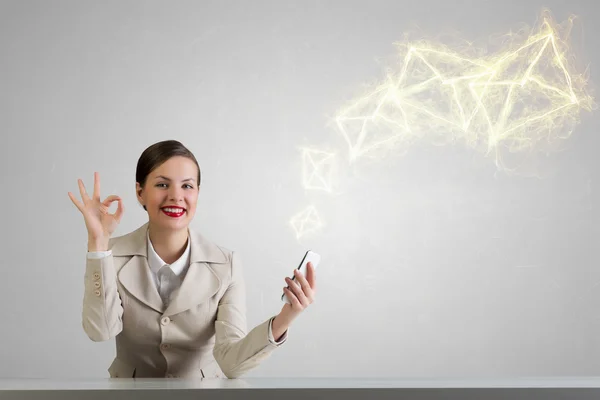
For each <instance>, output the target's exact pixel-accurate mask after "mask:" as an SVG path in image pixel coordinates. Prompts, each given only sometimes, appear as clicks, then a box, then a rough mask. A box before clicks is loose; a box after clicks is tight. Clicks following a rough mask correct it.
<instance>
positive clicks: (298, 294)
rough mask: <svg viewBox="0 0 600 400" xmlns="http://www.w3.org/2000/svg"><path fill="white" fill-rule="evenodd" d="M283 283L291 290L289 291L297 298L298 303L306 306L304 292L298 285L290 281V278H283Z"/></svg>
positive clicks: (307, 302) (306, 300)
mask: <svg viewBox="0 0 600 400" xmlns="http://www.w3.org/2000/svg"><path fill="white" fill-rule="evenodd" d="M285 281H286V282H287V284H288V287H289V288H290V289H291V291H292V292H293V293H294V294H295V295H296V297H297V298H298V300H299V301H300V303H301V304H303V305H305V306H308V304H309V301H308V299H307V298H306V295H305V294H304V292H303V291H302V288H301V287H300V285H298V283H297V282H295V281H294V280H292V279H290V278H285Z"/></svg>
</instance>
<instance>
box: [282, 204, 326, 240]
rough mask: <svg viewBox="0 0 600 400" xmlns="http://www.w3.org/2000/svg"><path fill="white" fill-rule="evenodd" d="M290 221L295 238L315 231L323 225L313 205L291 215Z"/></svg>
mask: <svg viewBox="0 0 600 400" xmlns="http://www.w3.org/2000/svg"><path fill="white" fill-rule="evenodd" d="M290 223H291V225H292V228H294V231H295V232H296V239H300V237H302V236H304V235H306V234H308V233H315V232H317V231H319V230H320V229H321V228H322V227H323V223H322V222H321V219H320V218H319V215H318V213H317V209H316V208H315V207H314V206H309V207H307V208H306V209H305V210H304V211H302V212H300V213H299V214H297V215H295V216H294V217H292V220H291V221H290Z"/></svg>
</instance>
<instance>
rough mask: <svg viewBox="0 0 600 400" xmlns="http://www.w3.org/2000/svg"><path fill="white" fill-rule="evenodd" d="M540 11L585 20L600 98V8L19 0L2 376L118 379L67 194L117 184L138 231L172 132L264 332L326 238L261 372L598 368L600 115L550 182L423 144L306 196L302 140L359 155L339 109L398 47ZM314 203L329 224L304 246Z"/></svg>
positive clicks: (8, 109)
mask: <svg viewBox="0 0 600 400" xmlns="http://www.w3.org/2000/svg"><path fill="white" fill-rule="evenodd" d="M542 7H548V8H549V9H550V10H551V11H552V13H553V15H554V17H555V18H556V19H557V21H559V22H560V21H563V20H565V19H567V18H568V17H569V16H570V15H571V14H575V15H577V16H579V18H578V19H577V20H576V21H575V27H574V29H573V31H572V34H573V38H572V39H573V41H572V53H571V54H572V55H574V56H575V61H576V64H575V66H576V67H577V68H578V69H577V71H575V72H584V71H585V68H586V67H588V66H589V70H588V72H589V76H590V77H591V79H592V80H591V84H592V85H593V81H594V79H595V80H596V81H597V80H598V78H597V77H598V76H599V73H598V72H599V71H598V68H599V65H600V63H599V60H598V50H597V49H598V48H599V47H598V46H599V43H598V40H600V39H599V37H600V31H599V28H598V26H599V24H598V21H599V19H600V6H598V5H597V4H596V2H593V1H588V0H581V1H576V0H571V1H557V0H548V1H546V2H541V1H537V0H535V1H534V0H532V1H516V0H510V1H508V0H507V1H483V0H482V1H474V0H473V1H445V0H437V1H433V0H421V1H384V0H370V1H295V2H292V1H253V2H243V1H237V2H235V1H203V2H201V1H177V2H159V1H124V2H122V1H103V2H100V1H98V2H92V1H8V0H2V1H0V93H1V95H0V132H1V135H2V141H1V143H2V144H1V146H0V171H1V173H0V184H1V187H2V192H1V193H2V196H0V208H1V209H2V210H3V211H4V212H3V215H2V217H1V218H0V221H2V223H1V226H2V237H1V240H0V251H1V254H2V264H1V267H2V274H1V277H0V304H1V305H2V313H1V314H0V315H1V318H0V327H1V329H0V339H1V343H2V345H1V346H0V360H2V361H1V362H0V377H52V378H59V377H61V378H62V377H106V376H107V372H106V368H107V367H108V365H109V363H110V361H111V360H112V358H113V356H114V342H113V341H110V342H105V343H93V342H91V341H90V340H89V339H88V338H87V337H86V336H85V334H84V332H83V330H82V328H81V319H80V318H81V302H82V296H83V271H84V262H85V251H86V241H87V238H86V232H85V227H84V223H83V219H82V217H81V215H80V213H79V212H78V211H77V209H76V208H75V207H74V206H73V205H72V204H71V202H70V200H69V198H68V197H67V191H73V192H75V193H77V183H76V181H77V178H83V179H84V181H85V183H86V184H87V185H88V188H91V187H92V183H93V172H94V171H99V172H100V174H101V179H102V188H103V190H102V196H103V197H104V196H106V195H109V194H118V195H121V196H122V197H123V198H124V201H125V206H126V213H125V216H124V220H123V221H122V223H121V225H120V226H119V228H118V231H117V232H116V234H117V235H120V234H124V233H126V232H129V231H131V230H133V229H135V228H136V227H138V226H139V225H141V224H142V223H144V222H145V220H146V215H145V213H144V211H143V209H142V208H141V207H139V206H138V205H137V203H136V200H135V193H134V188H135V177H134V174H135V165H136V162H137V158H138V157H139V155H140V153H141V151H142V150H143V149H144V148H146V147H147V146H148V145H150V144H152V143H154V142H156V141H159V140H163V139H167V138H175V139H178V140H181V141H183V142H184V144H186V145H187V146H188V147H189V148H190V149H192V151H194V152H195V154H196V156H197V158H198V159H199V161H200V163H201V166H202V169H203V174H204V175H203V184H202V189H201V197H200V200H199V206H198V214H197V217H196V219H195V220H194V223H193V226H194V227H195V228H197V229H198V230H200V231H202V232H203V233H204V234H205V235H206V236H208V237H210V238H211V239H213V240H214V241H215V242H217V243H219V244H221V245H223V246H225V247H228V248H230V249H235V250H236V251H239V252H240V253H241V254H242V257H243V260H244V262H245V268H246V271H247V272H246V277H247V284H248V308H249V315H248V319H249V322H250V325H251V326H254V325H255V324H258V323H260V322H261V321H263V320H264V319H265V318H267V317H269V316H270V315H272V314H274V313H276V312H278V311H279V308H280V306H281V303H280V301H279V295H280V293H281V287H282V285H283V277H284V276H285V275H288V274H289V273H290V270H291V269H292V268H293V267H294V266H295V265H296V263H297V262H298V260H299V258H300V257H301V256H302V253H303V252H304V251H305V250H306V249H307V248H312V249H314V250H316V251H318V252H319V253H321V254H322V256H323V263H322V265H321V268H320V270H319V273H318V282H319V292H318V301H317V302H316V303H315V304H314V305H313V306H312V307H311V308H310V309H309V310H308V311H307V312H306V313H305V314H304V315H303V316H302V317H301V318H300V319H299V320H298V321H297V322H296V324H295V325H294V326H293V328H292V330H291V332H290V339H289V342H288V343H287V344H286V345H285V347H284V348H282V349H281V350H280V351H278V352H277V353H276V354H275V355H274V356H273V357H272V358H271V359H270V360H268V361H267V362H265V363H264V364H263V365H262V366H261V367H260V368H259V369H258V370H256V371H255V372H253V373H252V374H251V375H249V376H272V377H276V376H322V377H382V376H383V377H405V376H412V377H414V376H428V377H436V376H472V377H476V376H525V375H527V376H538V375H597V374H598V373H600V347H599V344H600V342H599V339H598V338H599V337H600V336H599V334H600V314H599V313H598V312H597V306H598V301H599V300H600V270H599V269H598V268H597V265H598V252H597V250H596V248H597V242H598V239H599V237H598V233H599V231H598V223H599V222H600V221H599V212H598V210H599V208H598V198H597V193H596V186H597V184H598V179H599V176H598V171H599V169H598V168H599V165H600V163H599V162H598V161H597V156H596V152H597V149H598V144H599V143H600V142H599V141H600V139H599V137H598V134H597V133H598V117H597V115H596V114H593V113H588V112H583V113H582V114H581V118H582V123H581V124H580V125H578V126H577V127H576V129H575V131H574V132H573V134H572V135H571V136H570V137H569V138H568V139H566V140H564V141H562V142H561V144H560V148H561V151H559V152H552V153H549V154H543V155H542V156H540V157H536V158H535V160H536V162H535V166H534V170H535V174H532V173H531V171H532V169H531V168H529V167H528V169H527V171H525V170H521V171H518V172H517V173H508V172H506V171H504V170H502V169H498V168H497V167H496V165H495V164H494V162H493V160H491V159H490V158H485V157H483V156H482V155H481V153H478V152H476V151H474V150H472V149H469V148H467V147H466V146H464V145H462V144H461V143H458V142H457V143H455V144H450V145H445V146H433V145H430V144H428V143H424V142H423V143H421V142H417V143H415V144H414V146H412V147H410V148H409V149H408V151H406V152H405V153H404V154H403V155H394V154H392V155H390V156H388V157H386V158H383V159H381V160H380V161H377V162H369V163H362V164H360V163H359V164H353V165H352V166H349V165H348V164H347V163H344V162H341V163H340V164H339V171H340V175H339V176H340V177H342V178H340V179H341V180H340V181H339V182H340V185H339V188H338V190H337V191H336V192H335V194H328V193H324V192H319V191H312V190H304V188H303V187H302V154H301V152H300V151H299V146H315V147H319V146H321V147H322V146H325V147H327V148H328V149H330V150H333V151H337V152H338V154H339V155H340V157H341V158H340V160H343V159H344V157H345V156H346V155H347V154H346V153H347V146H346V145H345V143H344V141H343V138H342V137H341V136H340V134H339V132H338V131H336V129H335V126H333V125H332V124H331V121H332V118H333V117H334V116H335V115H336V112H338V110H339V108H340V107H341V106H342V105H343V104H346V102H347V101H349V100H352V99H354V98H356V96H357V95H360V94H361V93H362V92H363V91H364V85H366V84H370V83H373V82H375V81H380V80H381V79H383V78H384V77H385V70H386V68H388V67H390V65H393V64H390V60H391V59H393V57H394V56H395V55H396V54H397V49H396V47H394V42H396V41H398V40H401V39H402V38H403V37H404V35H405V34H406V33H411V37H416V38H424V39H431V40H442V39H440V38H441V37H442V35H444V34H445V33H448V32H458V33H459V35H460V37H462V38H464V39H467V40H473V41H476V42H477V43H484V44H485V43H486V40H487V38H489V37H491V36H492V35H496V34H504V33H508V32H510V31H515V30H518V29H519V28H520V27H522V25H523V24H527V25H534V24H535V23H536V22H537V18H538V17H539V16H540V12H541V11H542ZM590 90H593V86H590ZM556 129H557V130H558V133H560V130H561V129H563V127H561V126H557V128H556ZM438 133H439V132H438ZM442 133H443V132H442ZM532 149H533V150H534V151H537V150H538V149H537V147H535V146H533V147H532ZM528 165H529V164H528ZM309 204H314V205H315V207H317V209H318V211H319V215H320V217H321V219H322V220H323V223H324V224H325V225H324V227H323V228H322V229H321V230H320V231H319V232H316V233H314V234H309V235H306V236H304V237H301V238H300V239H298V238H297V237H296V235H295V232H294V230H293V228H292V227H291V225H290V218H291V217H292V216H294V215H296V214H297V213H298V212H299V211H301V210H303V209H304V208H305V207H306V206H307V205H309Z"/></svg>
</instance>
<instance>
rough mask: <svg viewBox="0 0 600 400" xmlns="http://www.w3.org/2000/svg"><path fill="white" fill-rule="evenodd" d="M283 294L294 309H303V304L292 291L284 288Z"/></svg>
mask: <svg viewBox="0 0 600 400" xmlns="http://www.w3.org/2000/svg"><path fill="white" fill-rule="evenodd" d="M283 292H284V293H285V295H286V296H287V298H288V300H289V301H290V304H291V306H292V307H295V308H302V304H301V303H300V300H298V298H297V297H296V295H295V294H294V293H293V292H292V291H291V290H290V289H288V288H286V287H284V288H283Z"/></svg>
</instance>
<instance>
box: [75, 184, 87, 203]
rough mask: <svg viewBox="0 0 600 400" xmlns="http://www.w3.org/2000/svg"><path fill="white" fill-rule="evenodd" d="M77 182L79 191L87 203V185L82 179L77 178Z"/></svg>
mask: <svg viewBox="0 0 600 400" xmlns="http://www.w3.org/2000/svg"><path fill="white" fill-rule="evenodd" d="M77 184H78V185H79V193H80V194H81V199H82V200H83V202H84V203H85V200H86V199H89V198H90V197H89V196H88V194H87V192H86V191H85V185H84V184H83V181H82V180H81V179H77Z"/></svg>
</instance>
